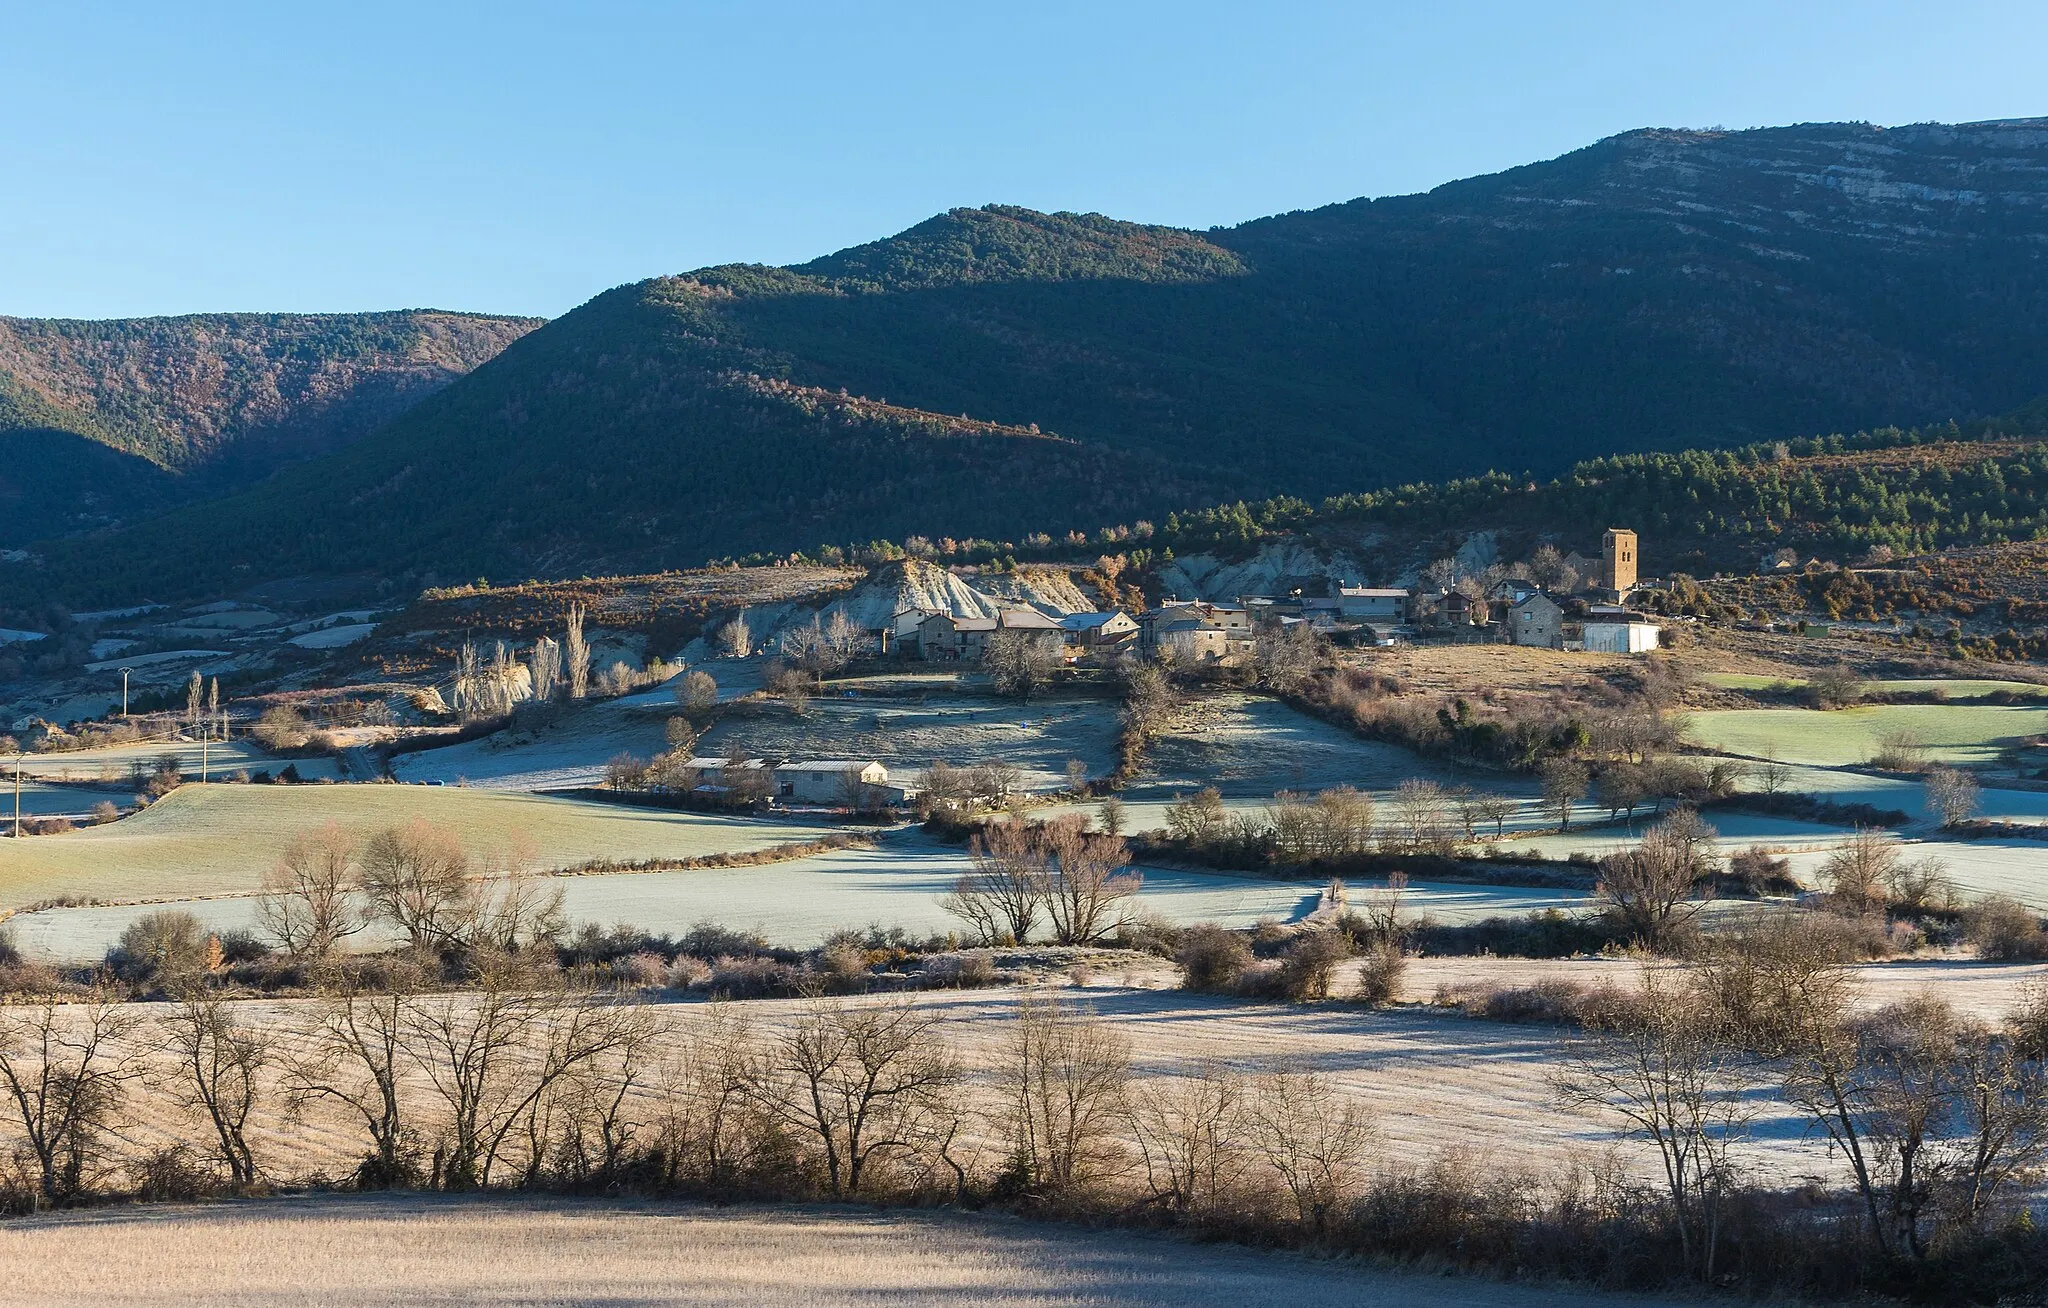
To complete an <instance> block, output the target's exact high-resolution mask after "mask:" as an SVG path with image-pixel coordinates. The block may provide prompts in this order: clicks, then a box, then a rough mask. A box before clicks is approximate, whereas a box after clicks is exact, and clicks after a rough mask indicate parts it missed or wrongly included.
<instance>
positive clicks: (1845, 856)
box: [1820, 827, 1899, 913]
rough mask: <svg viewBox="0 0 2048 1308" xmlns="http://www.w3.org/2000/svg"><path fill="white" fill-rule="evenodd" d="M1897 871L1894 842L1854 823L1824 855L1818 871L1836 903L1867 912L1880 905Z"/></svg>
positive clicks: (1856, 911) (1890, 838)
mask: <svg viewBox="0 0 2048 1308" xmlns="http://www.w3.org/2000/svg"><path fill="white" fill-rule="evenodd" d="M1898 871H1899V847H1898V842H1897V841H1895V840H1894V839H1892V837H1891V835H1890V834H1889V833H1887V832H1884V831H1880V830H1878V829H1877V828H1875V827H1857V828H1856V829H1855V830H1854V831H1852V832H1850V833H1849V838H1848V839H1847V840H1845V841H1843V842H1842V844H1841V847H1840V848H1838V849H1836V850H1835V852H1834V853H1832V854H1830V855H1828V861H1827V862H1825V863H1823V864H1822V865H1821V869H1820V875H1821V881H1822V882H1823V883H1824V884H1825V885H1826V886H1827V889H1828V894H1829V895H1830V896H1831V897H1832V898H1833V899H1834V901H1835V902H1836V904H1838V905H1839V906H1841V907H1842V908H1845V909H1847V910H1848V911H1850V912H1852V913H1867V912H1871V911H1873V910H1876V909H1880V908H1882V907H1884V903H1885V899H1886V897H1887V895H1888V894H1889V893H1890V887H1891V883H1892V881H1893V879H1894V878H1895V877H1896V876H1897V875H1898Z"/></svg>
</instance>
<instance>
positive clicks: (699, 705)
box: [675, 668, 718, 713]
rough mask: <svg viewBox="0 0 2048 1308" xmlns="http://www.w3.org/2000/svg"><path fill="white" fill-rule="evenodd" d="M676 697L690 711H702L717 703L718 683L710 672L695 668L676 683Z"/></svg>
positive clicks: (677, 701)
mask: <svg viewBox="0 0 2048 1308" xmlns="http://www.w3.org/2000/svg"><path fill="white" fill-rule="evenodd" d="M675 699H676V703H678V704H680V705H682V706H683V707H684V708H686V709H688V710H689V711H690V712H692V713H701V712H703V711H704V710H705V709H708V708H712V707H714V706H715V705H717V703H718V683H717V682H716V681H714V680H713V679H712V676H711V674H710V673H708V672H705V671H703V670H702V669H696V668H693V669H691V670H690V671H689V672H686V673H684V674H683V677H682V679H681V680H680V681H678V682H677V683H676V688H675Z"/></svg>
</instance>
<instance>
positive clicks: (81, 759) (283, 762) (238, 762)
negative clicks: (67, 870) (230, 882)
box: [7, 740, 341, 794]
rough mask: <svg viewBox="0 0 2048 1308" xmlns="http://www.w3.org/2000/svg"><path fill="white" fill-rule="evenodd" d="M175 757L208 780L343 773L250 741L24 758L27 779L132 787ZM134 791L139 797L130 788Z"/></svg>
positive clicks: (184, 769)
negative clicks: (291, 772)
mask: <svg viewBox="0 0 2048 1308" xmlns="http://www.w3.org/2000/svg"><path fill="white" fill-rule="evenodd" d="M166 758H168V759H173V760H175V761H176V763H177V765H178V770H179V772H181V773H182V774H184V775H185V776H188V777H195V778H196V777H197V776H198V775H199V773H200V769H201V768H202V767H204V768H205V769H206V773H207V775H208V776H210V777H213V778H215V779H219V778H222V777H226V776H229V775H231V774H233V773H235V772H237V771H246V772H256V771H259V770H260V771H267V772H269V773H271V774H272V775H273V776H274V775H276V774H277V773H279V772H282V771H284V769H285V767H286V766H287V765H290V766H294V767H296V768H298V770H299V775H300V776H302V777H304V778H305V779H306V780H308V781H319V780H333V779H335V778H338V777H340V775H341V771H340V769H339V768H338V767H337V766H336V764H335V762H334V760H333V759H331V758H279V757H277V756H275V755H273V754H270V753H268V752H266V751H265V750H263V749H262V748H261V747H259V746H258V745H257V744H256V743H255V742H254V741H250V740H216V741H212V742H209V743H205V744H202V743H201V742H199V741H196V740H159V741H148V742H145V743H142V744H134V745H110V746H107V747H106V748H104V749H75V750H70V751H67V752H65V753H61V754H30V755H28V756H26V757H25V758H23V759H22V760H21V771H22V775H23V776H28V777H45V778H48V779H50V780H53V781H104V782H106V783H108V784H110V785H129V784H130V781H131V778H132V777H133V776H134V771H135V769H136V768H137V767H138V766H139V767H141V768H142V770H143V771H144V773H149V772H153V771H155V770H156V766H157V764H158V763H159V762H160V761H162V760H163V759H166ZM7 774H8V776H9V778H12V776H13V775H14V763H13V760H11V759H10V760H8V767H7ZM129 793H131V794H132V793H134V792H133V788H132V787H131V789H130V792H129Z"/></svg>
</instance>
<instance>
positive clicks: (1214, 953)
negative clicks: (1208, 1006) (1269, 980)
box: [1173, 926, 1252, 991]
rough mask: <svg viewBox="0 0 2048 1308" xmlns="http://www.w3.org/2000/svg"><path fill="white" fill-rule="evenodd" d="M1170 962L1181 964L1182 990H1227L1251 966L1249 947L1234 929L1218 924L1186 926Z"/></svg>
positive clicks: (1234, 986)
mask: <svg viewBox="0 0 2048 1308" xmlns="http://www.w3.org/2000/svg"><path fill="white" fill-rule="evenodd" d="M1173 961H1174V962H1176V963H1178V964H1180V967H1181V988H1182V989H1183V990H1206V991H1229V990H1233V989H1235V988H1236V987H1237V984H1238V982H1240V981H1241V980H1243V978H1244V974H1245V970H1246V969H1247V968H1249V967H1250V966H1251V965H1252V947H1251V945H1250V944H1248V943H1247V942H1246V941H1245V938H1244V937H1243V936H1241V935H1239V934H1238V933H1237V932H1235V931H1226V930H1224V929H1223V928H1222V927H1219V926H1196V927H1189V928H1188V929H1187V931H1185V932H1184V933H1182V935H1181V941H1180V948H1179V949H1177V950H1175V951H1174V956H1173Z"/></svg>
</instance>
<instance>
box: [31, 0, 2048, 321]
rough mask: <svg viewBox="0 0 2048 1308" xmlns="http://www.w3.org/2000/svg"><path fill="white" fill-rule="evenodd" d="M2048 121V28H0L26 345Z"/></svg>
mask: <svg viewBox="0 0 2048 1308" xmlns="http://www.w3.org/2000/svg"><path fill="white" fill-rule="evenodd" d="M2042 114H2048V4H2043V3H2041V2H2040V0H2009V2H2007V3H1997V4H1993V3H1973V2H1971V0H1949V2H1948V3H1940V4H1902V3H1887V2H1885V0H1869V2H1866V3H1859V4H1853V5H1852V4H1814V3H1802V2H1800V0H1773V2H1771V3H1756V2H1751V0H1722V2H1721V3H1717V4H1713V5H1697V4H1696V5H1683V6H1681V5H1675V4H1661V3H1642V2H1641V0H1635V2H1632V3H1579V2H1574V0H1546V2H1541V3H1539V2H1537V0H1530V2H1529V3H1519V4H1505V3H1454V2H1445V0H1424V2H1422V3H1417V2H1415V0H1400V2H1399V3H1384V4H1382V3H1367V2H1366V0H1355V2H1354V3H1348V4H1343V3H1340V4H1285V3H1279V2H1277V0H1275V2H1269V3H1245V4H1221V3H1207V2H1205V0H1178V2H1176V3H1149V2H1148V3H1135V2H1134V3H1118V2H1117V0H1096V2H1095V3H1085V4H1064V3H1052V2H1048V0H1027V2H1026V3H1012V4H1007V5H989V4H974V3H971V2H967V3H963V2H962V0H953V2H951V3H944V4H869V5H856V4H850V3H847V4H823V3H809V4H806V3H774V2H769V0H753V2H752V3H730V4H680V3H679V4H668V5H661V4H634V3H604V2H602V0H588V2H586V3H578V4H569V3H563V4H554V5H542V4H529V3H520V2H519V0H499V2H498V3H478V4H474V5H467V4H436V3H432V0H411V2H409V3H383V2H382V0H324V2H322V0H286V2H284V3H277V2H276V0H271V2H268V3H262V4H217V3H206V0H181V2H180V3H162V2H161V0H159V2H156V3H147V4H144V3H93V2H92V0H0V314H20V315H32V316H67V317H111V316H120V315H134V314H160V313H183V312H194V311H201V310H223V309H257V310H356V309H383V308H401V307H416V306H427V305H431V306H435V307H440V308H451V309H474V310H481V311H491V312H513V313H533V314H546V315H553V314H558V313H561V312H562V311H564V310H566V309H569V308H571V307H573V306H575V305H576V304H578V303H580V302H582V301H583V300H585V299H588V298H589V297H590V296H591V295H593V294H595V293H596V292H598V291H600V290H602V289H604V288H605V287H607V286H612V285H616V284H618V283H620V282H626V281H632V280H636V279H638V278H642V277H647V276H651V275H654V274H657V273H665V272H678V271H682V270H684V269H688V268H694V267H699V266H702V265H705V264H712V263H723V262H733V261H759V262H767V263H791V262H798V261H801V260H803V259H806V258H810V257H813V256H815V255H818V254H823V253H826V252H828V251H830V250H834V249H837V248H840V247H843V246H846V245H851V244H856V243H859V242H861V241H866V240H872V239H874V238H876V237H879V236H884V235H887V234H889V233H892V232H895V231H899V230H901V229H902V228H904V227H907V226H909V225H911V224H913V223H915V222H917V221H919V220H920V219H922V218H925V217H927V216H929V215H931V214H933V213H936V212H938V211H940V210H943V209H946V208H949V207H952V206H956V205H978V204H986V203H991V202H1003V203H1014V204H1025V205H1030V206H1033V207H1035V208H1040V209H1075V210H1094V211H1099V212H1102V213H1107V214H1110V215H1113V216H1115V217H1119V218H1129V219H1136V220H1142V221H1150V222H1162V223H1174V224H1179V225H1184V226H1194V227H1207V226H1211V225H1218V224H1228V223H1235V222H1241V221H1243V220H1245V219H1247V218H1254V217H1258V216H1261V215H1263V214H1268V213H1274V212H1279V211H1284V210H1288V209H1297V208H1306V207H1310V206H1314V205H1319V204H1327V203H1330V202H1332V201H1337V200H1344V199H1350V198H1352V197H1355V196H1360V195H1391V194H1400V193H1403V192H1409V191H1417V190H1425V189H1427V188H1429V187H1431V186H1434V185H1437V184H1438V183H1441V182H1445V181H1449V180H1451V179H1454V178H1458V177H1465V176H1470V175H1472V174H1475V173H1484V172H1492V171H1495V170H1498V169H1501V168H1505V167H1510V166H1513V165H1515V164H1519V163H1526V162H1529V161H1532V160H1536V159H1543V158H1549V157H1552V156H1555V155H1558V154H1561V153H1564V152H1565V151H1567V150H1571V149H1574V148H1577V147H1578V146H1581V145H1585V144H1587V143H1589V142H1591V141H1594V140H1596V139H1598V138H1600V137H1602V136H1605V135H1609V134H1612V133H1614V132H1619V131H1624V130H1627V129H1629V128H1632V127H1640V126H1685V127H1706V126H1727V127H1748V126H1764V125H1775V124H1782V123H1790V122H1812V121H1826V120H1845V119H1861V120H1867V121H1871V122H1877V123H1884V124H1896V123H1905V122H1915V121H1924V120H1929V119H1939V120H1943V121H1952V122H1953V121H1967V120H1973V119H1984V118H2006V117H2024V116H2033V115H2042Z"/></svg>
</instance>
